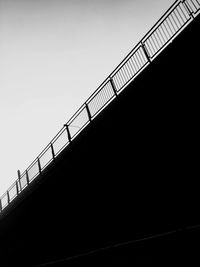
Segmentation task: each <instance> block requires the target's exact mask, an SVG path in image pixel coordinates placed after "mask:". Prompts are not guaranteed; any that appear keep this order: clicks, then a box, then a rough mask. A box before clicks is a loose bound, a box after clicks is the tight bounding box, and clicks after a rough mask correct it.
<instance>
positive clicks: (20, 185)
mask: <svg viewBox="0 0 200 267" xmlns="http://www.w3.org/2000/svg"><path fill="white" fill-rule="evenodd" d="M17 176H18V180H19V187H20V191H22V184H21V173H20V170H18V171H17Z"/></svg>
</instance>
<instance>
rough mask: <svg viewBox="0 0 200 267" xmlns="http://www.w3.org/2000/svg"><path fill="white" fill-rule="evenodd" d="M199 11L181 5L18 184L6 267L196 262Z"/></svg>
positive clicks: (1, 219) (0, 216) (0, 229)
mask: <svg viewBox="0 0 200 267" xmlns="http://www.w3.org/2000/svg"><path fill="white" fill-rule="evenodd" d="M199 10H200V2H199V1H197V0H185V1H180V0H178V1H176V2H175V3H174V4H173V5H172V6H171V7H170V8H169V9H168V10H167V11H166V13H165V14H164V15H163V16H162V17H161V18H160V20H159V21H158V22H157V23H156V24H155V25H154V27H152V28H151V29H150V30H149V32H148V33H147V34H146V35H145V36H144V37H143V38H142V40H140V41H139V43H138V44H137V45H136V46H135V47H134V48H133V49H132V51H130V53H129V54H128V55H127V56H126V58H125V59H124V60H123V61H122V62H121V63H120V64H119V65H118V66H117V67H116V68H115V70H114V71H113V72H112V73H111V74H110V75H108V77H107V78H106V79H105V80H104V81H103V83H102V84H101V85H100V86H99V87H98V88H97V89H96V90H95V92H94V93H93V94H92V95H91V96H90V97H89V98H88V99H87V100H86V102H85V103H84V104H83V105H82V106H81V107H80V108H79V110H78V111H77V112H76V113H75V114H74V115H73V116H72V118H70V120H69V121H68V122H67V123H65V125H64V126H63V128H62V129H61V130H60V131H59V132H58V133H57V135H56V136H55V137H54V138H53V139H52V140H51V142H50V143H49V144H48V145H47V146H46V147H45V149H44V150H43V151H42V152H41V153H40V154H39V155H38V157H37V158H36V159H35V160H34V161H33V162H32V163H31V164H30V166H28V167H27V169H26V170H25V171H24V172H23V173H20V172H19V177H18V179H17V180H16V182H15V183H14V184H13V185H11V187H10V188H9V189H8V190H7V191H6V192H5V194H4V195H3V196H2V197H1V198H0V240H1V242H0V250H1V262H2V264H4V265H3V266H13V265H20V266H50V265H51V266H52V265H54V266H57V265H58V264H60V266H61V265H62V266H65V265H66V264H68V263H69V264H70V263H89V262H93V263H95V262H102V263H106V264H113V263H114V264H116V263H122V264H126V263H135V264H136V263H155V262H159V263H162V262H163V263H164V262H166V261H169V262H172V260H173V262H174V258H175V260H176V261H177V262H180V261H183V262H185V261H187V260H188V262H191V261H192V260H194V259H195V260H198V251H197V247H196V246H195V243H196V242H195V240H199V230H200V227H199V225H200V218H199V214H198V209H199V192H198V191H199V190H198V168H197V166H198V159H197V155H198V150H199V149H198V136H199V130H198V128H199V127H198V104H199V103H198V102H199V101H198V84H199V77H198V76H199V71H198V63H199V47H200V41H199V37H198V36H199V26H200V25H199V24H200V17H199V16H198V14H199Z"/></svg>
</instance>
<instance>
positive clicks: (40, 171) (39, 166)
mask: <svg viewBox="0 0 200 267" xmlns="http://www.w3.org/2000/svg"><path fill="white" fill-rule="evenodd" d="M37 162H38V168H39V173H40V174H41V173H42V168H41V164H40V158H37Z"/></svg>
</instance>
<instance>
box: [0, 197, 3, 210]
mask: <svg viewBox="0 0 200 267" xmlns="http://www.w3.org/2000/svg"><path fill="white" fill-rule="evenodd" d="M2 209H3V208H2V203H1V198H0V212H1V211H2Z"/></svg>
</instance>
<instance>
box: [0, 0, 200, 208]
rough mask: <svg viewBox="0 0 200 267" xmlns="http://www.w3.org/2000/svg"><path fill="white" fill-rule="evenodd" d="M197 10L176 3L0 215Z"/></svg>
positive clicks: (196, 5) (25, 177)
mask: <svg viewBox="0 0 200 267" xmlns="http://www.w3.org/2000/svg"><path fill="white" fill-rule="evenodd" d="M199 11H200V0H177V1H175V2H174V4H172V6H170V8H169V9H168V10H167V11H166V12H165V13H164V14H163V16H162V17H161V18H160V19H159V20H158V21H157V23H156V24H155V25H154V26H153V27H152V28H151V29H150V30H149V31H148V32H147V33H146V34H145V36H144V37H143V38H142V39H141V40H140V41H139V42H138V44H137V45H136V46H135V47H134V48H133V49H132V50H131V51H130V52H129V53H128V55H127V56H126V57H125V58H124V59H123V60H122V62H120V64H119V65H118V66H117V67H116V68H115V69H114V70H113V71H112V72H111V73H110V75H109V76H108V77H107V78H106V79H105V80H104V81H103V82H102V83H101V84H100V86H99V87H98V88H97V89H96V90H95V91H94V92H93V93H92V95H91V96H90V97H89V98H88V99H87V100H86V101H85V103H84V104H83V105H82V106H81V107H80V108H79V109H78V110H77V111H76V112H75V114H74V115H73V116H72V117H71V118H70V119H69V120H68V122H67V123H66V124H65V125H64V126H63V127H62V128H61V130H60V131H59V132H58V133H57V134H56V135H55V136H54V138H53V139H52V140H51V141H50V143H49V144H48V145H47V146H46V147H45V148H44V149H43V150H42V152H41V153H40V154H39V155H38V157H37V158H36V159H35V160H34V161H33V162H32V163H31V164H30V165H29V166H28V167H27V169H26V170H25V171H24V172H23V173H22V174H20V173H18V174H19V177H18V179H17V180H16V181H15V182H14V183H13V184H12V185H11V186H10V187H9V188H8V190H7V191H6V192H5V193H4V194H3V195H2V196H1V197H0V213H1V212H2V211H3V210H4V208H6V207H7V206H8V205H9V204H10V202H11V201H12V200H13V199H15V198H16V197H17V196H18V195H19V194H20V193H21V192H22V191H23V190H24V189H25V188H26V187H27V186H29V184H30V183H31V182H32V181H33V180H34V179H36V177H38V176H39V175H40V174H41V173H42V172H43V171H44V169H45V168H46V167H47V166H48V165H49V164H50V163H51V162H52V161H54V160H55V159H56V157H57V156H58V155H59V154H60V153H61V151H62V150H63V149H64V148H65V147H67V146H68V145H69V144H70V143H71V142H72V141H73V139H74V138H75V137H76V136H77V135H78V134H79V133H80V132H81V131H82V130H83V129H84V128H85V127H86V126H87V125H88V124H89V123H90V122H91V121H92V120H93V119H94V118H95V117H96V116H97V115H98V114H99V113H100V112H101V111H102V109H104V108H105V107H106V106H107V105H108V104H109V103H110V102H111V101H112V100H113V99H114V98H115V97H117V96H118V94H119V93H120V92H121V91H122V90H123V89H124V88H125V87H126V86H127V85H128V84H129V83H130V82H131V81H132V80H133V79H134V78H135V77H136V76H137V75H138V74H139V73H140V72H141V71H142V70H143V69H144V68H145V67H146V66H147V65H149V64H150V63H151V62H152V60H154V58H156V57H157V55H158V54H159V53H161V52H162V51H163V49H164V48H165V47H166V46H167V45H168V44H169V43H170V42H171V41H172V40H173V39H174V38H175V37H176V36H177V35H178V34H179V33H180V31H182V30H183V29H184V28H185V27H186V26H187V25H188V24H189V23H190V22H191V21H192V20H193V19H194V18H195V17H196V16H197V15H198V14H199Z"/></svg>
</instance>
